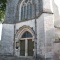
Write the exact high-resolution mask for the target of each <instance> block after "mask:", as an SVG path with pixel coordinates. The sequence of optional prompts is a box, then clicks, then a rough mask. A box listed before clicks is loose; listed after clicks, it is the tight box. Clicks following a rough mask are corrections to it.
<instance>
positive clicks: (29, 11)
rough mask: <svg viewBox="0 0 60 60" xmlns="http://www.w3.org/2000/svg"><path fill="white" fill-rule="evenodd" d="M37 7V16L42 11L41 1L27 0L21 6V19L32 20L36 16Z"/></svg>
mask: <svg viewBox="0 0 60 60" xmlns="http://www.w3.org/2000/svg"><path fill="white" fill-rule="evenodd" d="M35 9H36V16H38V15H39V13H40V1H39V0H37V1H36V2H35V0H25V1H24V2H23V4H22V6H21V20H30V19H32V18H35Z"/></svg>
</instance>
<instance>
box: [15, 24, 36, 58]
mask: <svg viewBox="0 0 60 60" xmlns="http://www.w3.org/2000/svg"><path fill="white" fill-rule="evenodd" d="M15 43H16V44H15V46H16V48H15V55H16V56H25V57H27V56H35V54H36V53H35V49H36V48H35V33H34V31H33V29H32V28H31V27H29V26H25V25H24V26H22V27H20V29H19V30H18V31H17V33H16V37H15Z"/></svg>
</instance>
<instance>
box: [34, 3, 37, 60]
mask: <svg viewBox="0 0 60 60" xmlns="http://www.w3.org/2000/svg"><path fill="white" fill-rule="evenodd" d="M34 9H35V49H36V57H35V59H36V60H37V21H36V4H35V3H34Z"/></svg>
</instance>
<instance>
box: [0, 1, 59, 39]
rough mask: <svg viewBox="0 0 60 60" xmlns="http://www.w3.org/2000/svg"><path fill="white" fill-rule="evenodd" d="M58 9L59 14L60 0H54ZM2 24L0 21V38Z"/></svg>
mask: <svg viewBox="0 0 60 60" xmlns="http://www.w3.org/2000/svg"><path fill="white" fill-rule="evenodd" d="M54 1H55V3H56V5H57V6H58V9H59V14H60V0H54ZM1 32H2V24H1V23H0V40H1Z"/></svg>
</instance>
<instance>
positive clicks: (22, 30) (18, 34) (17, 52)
mask: <svg viewBox="0 0 60 60" xmlns="http://www.w3.org/2000/svg"><path fill="white" fill-rule="evenodd" d="M26 31H28V32H30V33H31V35H32V37H31V38H21V37H22V35H23V34H24V33H25V32H26ZM21 39H27V40H28V39H32V41H34V49H33V51H34V54H33V56H36V52H35V50H36V48H35V34H34V31H33V29H32V28H31V27H29V26H25V25H24V26H22V27H20V28H19V30H18V31H17V32H16V37H15V55H16V56H19V57H21V56H20V45H19V43H18V45H19V46H18V49H16V42H18V41H19V40H21ZM26 43H27V41H26V42H25V44H26ZM26 48H27V46H26ZM26 48H25V49H26ZM25 52H27V50H26V51H25ZM26 56H27V53H25V57H26Z"/></svg>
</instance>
